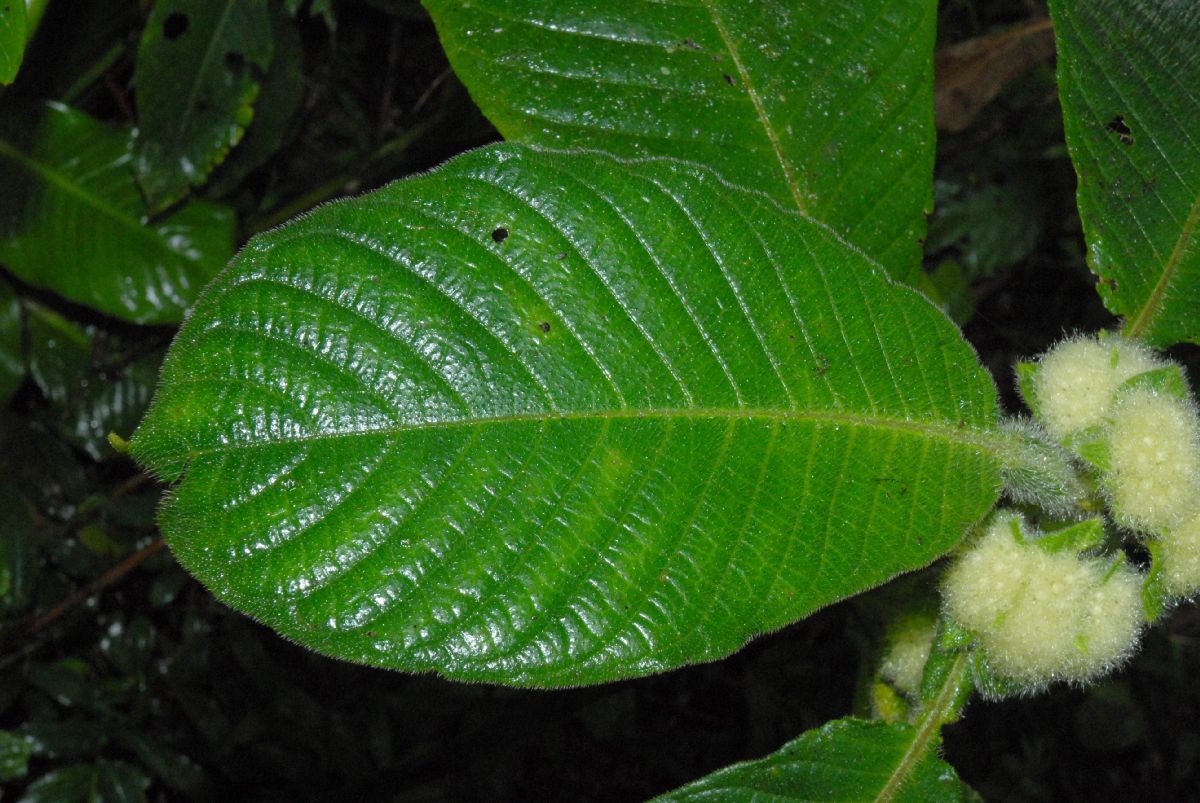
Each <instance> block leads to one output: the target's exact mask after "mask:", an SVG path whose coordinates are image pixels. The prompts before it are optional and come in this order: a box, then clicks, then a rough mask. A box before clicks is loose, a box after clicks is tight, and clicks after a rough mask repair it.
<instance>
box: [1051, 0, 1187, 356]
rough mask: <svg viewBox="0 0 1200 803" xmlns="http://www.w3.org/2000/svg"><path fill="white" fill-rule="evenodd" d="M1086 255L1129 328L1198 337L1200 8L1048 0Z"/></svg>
mask: <svg viewBox="0 0 1200 803" xmlns="http://www.w3.org/2000/svg"><path fill="white" fill-rule="evenodd" d="M1050 10H1051V13H1052V15H1053V17H1054V30H1055V37H1056V40H1057V43H1058V52H1059V60H1058V64H1059V67H1058V74H1059V87H1060V92H1061V95H1062V104H1063V121H1064V124H1065V128H1066V134H1067V145H1068V147H1069V149H1070V151H1071V157H1072V160H1073V161H1074V162H1075V169H1076V173H1077V174H1078V176H1079V188H1078V198H1079V211H1080V217H1081V218H1082V220H1083V227H1084V235H1085V237H1086V239H1087V243H1088V258H1089V264H1090V265H1091V268H1092V270H1093V272H1095V273H1096V274H1097V276H1099V278H1100V281H1099V285H1098V286H1099V290H1100V294H1101V297H1102V298H1103V299H1104V302H1105V304H1106V305H1107V306H1108V308H1109V309H1110V310H1112V311H1113V312H1114V313H1116V314H1118V315H1121V316H1123V317H1124V318H1125V319H1126V321H1125V329H1126V332H1127V334H1129V335H1131V336H1135V337H1141V338H1144V339H1146V340H1148V341H1149V342H1151V343H1153V344H1154V345H1156V346H1160V347H1167V346H1170V345H1173V344H1175V343H1178V342H1182V341H1188V342H1191V343H1200V324H1198V323H1197V321H1200V316H1198V315H1197V312H1198V311H1200V138H1197V136H1196V134H1195V132H1196V131H1197V130H1198V128H1200V96H1197V94H1196V93H1195V92H1194V91H1188V88H1189V87H1195V86H1197V85H1200V59H1197V58H1196V48H1195V43H1196V41H1198V40H1200V8H1197V7H1196V6H1195V5H1194V4H1190V3H1178V4H1176V3H1161V2H1149V1H1148V0H1143V1H1142V2H1135V3H1122V2H1116V0H1103V2H1088V3H1081V2H1074V1H1073V0H1056V1H1055V2H1051V3H1050Z"/></svg>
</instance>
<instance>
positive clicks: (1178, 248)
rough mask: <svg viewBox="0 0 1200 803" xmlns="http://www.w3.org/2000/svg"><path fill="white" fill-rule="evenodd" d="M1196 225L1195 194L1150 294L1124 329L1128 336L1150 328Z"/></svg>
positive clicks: (1198, 203)
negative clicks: (1173, 245)
mask: <svg viewBox="0 0 1200 803" xmlns="http://www.w3.org/2000/svg"><path fill="white" fill-rule="evenodd" d="M1197 226H1200V195H1197V196H1196V198H1195V200H1193V201H1192V208H1191V210H1189V212H1188V216H1187V219H1186V220H1185V221H1184V222H1183V228H1182V229H1181V230H1180V232H1179V237H1178V239H1176V240H1175V247H1174V248H1173V249H1172V250H1171V255H1170V256H1169V257H1168V258H1167V261H1166V262H1165V263H1164V264H1163V270H1162V274H1161V275H1160V276H1159V277H1158V281H1157V282H1155V284H1154V288H1153V289H1152V290H1151V291H1150V295H1149V296H1148V297H1147V298H1146V301H1145V303H1144V304H1142V308H1141V309H1140V310H1139V311H1138V314H1137V316H1136V317H1135V318H1134V319H1133V321H1132V322H1131V323H1130V324H1129V326H1128V327H1127V328H1126V330H1125V333H1126V334H1127V335H1129V336H1130V337H1140V336H1142V335H1143V334H1144V333H1145V331H1146V330H1147V329H1148V328H1150V324H1151V323H1152V322H1153V320H1154V317H1155V315H1157V314H1158V310H1159V308H1160V307H1161V306H1162V302H1163V298H1164V297H1165V296H1166V294H1167V288H1168V287H1170V285H1171V280H1172V279H1174V278H1175V273H1176V272H1177V271H1178V270H1179V266H1180V264H1181V263H1182V262H1183V253H1184V251H1185V250H1186V249H1187V246H1188V244H1190V243H1191V241H1192V239H1193V238H1194V237H1195V235H1196V228H1197Z"/></svg>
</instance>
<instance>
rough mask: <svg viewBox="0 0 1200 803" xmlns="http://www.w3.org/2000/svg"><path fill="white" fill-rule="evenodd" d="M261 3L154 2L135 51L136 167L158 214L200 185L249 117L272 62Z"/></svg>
mask: <svg viewBox="0 0 1200 803" xmlns="http://www.w3.org/2000/svg"><path fill="white" fill-rule="evenodd" d="M272 52H273V44H272V38H271V20H270V16H269V14H268V11H267V4H266V2H264V0H161V1H160V2H156V3H155V4H154V8H153V10H152V11H151V13H150V19H149V20H148V21H147V22H146V30H145V32H144V33H143V34H142V40H141V44H140V45H139V47H138V57H137V73H136V75H135V78H134V81H135V83H136V84H137V101H138V116H139V119H138V123H139V138H138V149H137V161H136V165H135V167H136V170H137V175H138V181H139V182H140V183H141V185H142V189H143V190H144V191H145V193H146V197H147V199H148V200H149V202H150V206H151V208H152V209H153V210H154V211H159V210H162V209H165V208H166V207H168V206H170V205H171V204H172V203H174V202H175V201H177V200H178V199H180V198H182V197H183V196H184V195H185V194H186V193H187V192H188V190H189V189H190V188H191V187H193V186H196V185H199V184H203V183H204V181H205V180H206V179H207V178H208V175H209V174H210V173H211V172H212V170H213V168H215V167H216V166H217V165H219V164H220V163H221V162H222V160H224V159H225V156H226V155H227V154H228V153H229V150H230V148H232V147H233V146H234V145H236V144H237V143H238V142H239V141H240V140H241V138H242V135H243V134H244V133H245V131H246V127H247V126H248V125H250V121H251V120H252V119H253V117H254V108H253V104H254V100H255V98H256V97H257V96H258V92H259V89H260V87H261V83H262V77H263V75H264V74H265V73H266V71H267V68H268V67H269V66H270V64H271V56H272Z"/></svg>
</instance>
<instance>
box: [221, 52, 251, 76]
mask: <svg viewBox="0 0 1200 803" xmlns="http://www.w3.org/2000/svg"><path fill="white" fill-rule="evenodd" d="M225 68H226V69H227V70H229V72H231V73H233V74H234V75H241V74H242V72H243V71H244V70H245V69H246V57H245V56H243V55H242V54H241V53H237V52H235V51H232V50H231V51H229V52H228V53H226V54H225Z"/></svg>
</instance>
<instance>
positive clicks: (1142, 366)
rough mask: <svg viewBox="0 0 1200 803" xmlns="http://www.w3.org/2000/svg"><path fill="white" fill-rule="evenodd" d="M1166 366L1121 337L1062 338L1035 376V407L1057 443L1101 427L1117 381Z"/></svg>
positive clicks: (1146, 350)
mask: <svg viewBox="0 0 1200 803" xmlns="http://www.w3.org/2000/svg"><path fill="white" fill-rule="evenodd" d="M1163 365H1165V363H1164V361H1163V360H1161V359H1160V358H1159V357H1158V356H1157V355H1155V353H1154V352H1153V351H1151V350H1150V349H1147V348H1146V347H1144V346H1142V345H1140V344H1138V343H1135V342H1133V341H1130V340H1125V339H1123V338H1119V337H1107V338H1104V339H1097V338H1094V337H1079V338H1071V339H1068V340H1064V341H1063V342H1061V343H1059V344H1058V345H1056V346H1055V347H1054V348H1052V349H1050V351H1048V352H1046V353H1045V354H1044V355H1043V356H1042V358H1041V360H1040V361H1039V364H1038V369H1037V373H1036V374H1035V375H1034V378H1033V393H1034V396H1035V397H1036V398H1035V399H1034V400H1032V401H1033V402H1034V404H1033V406H1034V407H1035V409H1036V410H1037V413H1038V417H1039V418H1040V419H1041V420H1042V423H1043V424H1044V425H1045V427H1046V429H1047V430H1048V431H1049V432H1050V434H1051V435H1053V436H1055V437H1056V438H1058V439H1059V440H1060V441H1062V440H1065V439H1066V438H1068V437H1069V436H1071V435H1073V434H1075V433H1076V432H1079V431H1080V430H1084V429H1087V428H1088V427H1094V426H1098V425H1100V424H1103V423H1104V420H1105V417H1106V416H1107V415H1108V411H1109V408H1110V406H1111V405H1112V401H1113V395H1114V394H1115V393H1116V390H1117V388H1118V387H1119V386H1120V385H1121V383H1123V382H1125V381H1126V380H1128V379H1131V378H1132V377H1134V376H1137V375H1138V374H1141V373H1145V372H1146V371H1150V370H1153V369H1155V368H1161V367H1163Z"/></svg>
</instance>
